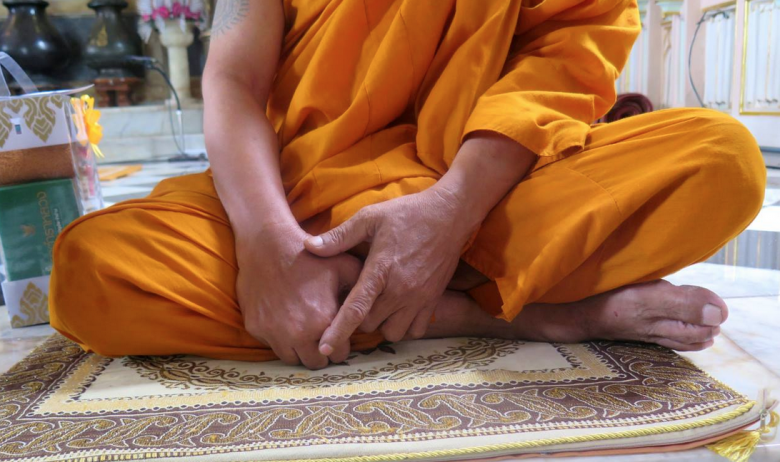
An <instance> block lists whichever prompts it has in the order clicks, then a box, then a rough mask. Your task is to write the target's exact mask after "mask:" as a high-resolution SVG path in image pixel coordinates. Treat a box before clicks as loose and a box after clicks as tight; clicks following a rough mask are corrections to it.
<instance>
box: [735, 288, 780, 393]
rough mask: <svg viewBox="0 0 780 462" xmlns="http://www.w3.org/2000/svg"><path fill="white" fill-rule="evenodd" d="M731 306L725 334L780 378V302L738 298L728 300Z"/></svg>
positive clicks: (767, 299) (773, 299)
mask: <svg viewBox="0 0 780 462" xmlns="http://www.w3.org/2000/svg"><path fill="white" fill-rule="evenodd" d="M728 306H729V318H728V320H727V321H726V322H725V323H724V324H723V327H722V332H724V333H725V334H726V335H727V336H728V337H729V338H731V339H732V340H734V342H735V343H736V344H737V345H739V346H740V347H741V348H742V349H743V350H745V351H746V352H748V353H749V354H750V355H752V356H753V357H755V358H756V359H757V360H759V361H760V362H761V363H762V364H764V365H765V366H766V367H767V368H768V369H770V370H771V371H773V372H774V373H775V374H776V375H777V376H780V299H778V297H776V296H775V297H749V298H735V299H731V300H728ZM778 391H780V390H778ZM778 398H779V399H780V396H778Z"/></svg>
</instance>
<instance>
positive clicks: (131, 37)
mask: <svg viewBox="0 0 780 462" xmlns="http://www.w3.org/2000/svg"><path fill="white" fill-rule="evenodd" d="M87 6H89V7H90V8H92V9H93V10H95V14H96V15H97V17H96V18H95V24H94V25H93V26H92V32H91V33H90V35H89V40H88V41H87V46H86V48H84V60H85V62H86V63H87V65H88V66H89V67H91V68H93V69H95V70H97V71H99V72H100V77H131V76H133V75H134V73H133V67H134V64H133V63H131V62H129V61H128V59H127V57H128V56H137V55H140V54H141V38H140V37H139V36H138V34H137V33H136V31H135V29H133V28H131V27H129V26H128V24H127V23H126V22H125V21H124V19H123V18H122V10H123V9H125V8H127V6H128V3H127V2H126V1H124V0H92V1H91V2H89V4H88V5H87Z"/></svg>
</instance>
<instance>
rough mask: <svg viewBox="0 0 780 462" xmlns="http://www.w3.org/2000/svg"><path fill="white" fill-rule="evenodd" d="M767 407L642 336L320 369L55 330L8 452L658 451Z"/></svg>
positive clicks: (16, 405) (3, 403) (380, 353)
mask: <svg viewBox="0 0 780 462" xmlns="http://www.w3.org/2000/svg"><path fill="white" fill-rule="evenodd" d="M757 407H758V406H755V405H754V403H753V402H752V401H749V400H748V399H746V398H745V397H744V396H742V395H740V394H738V393H736V392H735V391H733V390H731V389H729V388H728V387H726V386H725V385H723V384H722V383H720V382H718V381H717V380H714V379H713V378H711V377H710V376H708V375H707V374H706V373H705V372H703V371H702V370H700V369H698V368H697V367H696V366H694V365H693V364H692V363H690V362H688V361H687V360H686V359H684V358H682V357H681V356H678V355H677V354H675V353H673V352H671V351H669V350H667V349H664V348H661V347H654V346H648V345H640V344H631V343H616V342H593V343H584V344H573V345H563V344H547V343H525V342H516V341H508V340H496V339H476V338H460V339H445V340H419V341H412V342H403V343H398V344H392V345H391V344H383V345H380V346H379V347H378V348H377V349H375V350H373V351H370V352H363V353H353V354H352V355H351V356H350V358H349V359H348V360H347V361H346V362H345V363H342V364H340V365H335V366H331V367H329V368H327V369H324V370H322V371H317V372H312V371H307V370H304V369H302V368H298V367H288V366H284V365H283V364H281V363H279V362H271V363H245V362H231V361H218V360H208V359H203V358H197V357H189V356H168V357H127V358H121V359H110V358H104V357H101V356H97V355H93V354H86V353H84V352H83V351H82V350H81V349H80V348H79V347H78V346H76V345H75V344H74V343H71V342H70V341H69V340H66V339H65V338H63V337H61V336H59V335H55V336H53V337H52V338H50V339H49V340H48V341H46V343H44V344H43V345H42V346H41V347H39V348H38V349H37V350H36V351H34V352H33V353H32V354H31V355H30V356H28V357H27V358H26V359H24V360H23V361H22V362H20V363H19V364H17V365H16V366H14V367H13V368H12V369H11V370H10V371H9V372H8V373H6V374H4V375H3V376H2V377H1V378H0V460H20V461H33V460H35V461H54V460H57V461H61V460H65V461H76V460H78V461H93V460H95V461H97V460H100V461H103V460H129V459H132V460H139V459H164V460H178V461H184V460H186V461H192V460H208V461H221V460H224V461H239V460H261V461H266V460H299V459H306V460H310V459H313V460H329V461H335V460H339V461H355V462H358V461H384V460H402V459H403V460H457V459H476V458H485V457H496V456H501V455H516V454H531V453H535V454H539V453H556V452H582V451H597V450H604V449H606V448H609V449H618V450H636V448H644V449H642V450H645V451H647V450H650V451H653V450H658V449H659V447H661V449H663V448H662V447H663V446H668V445H680V444H684V443H695V444H701V443H703V442H705V441H707V440H712V439H713V438H717V437H719V436H721V435H724V434H727V433H730V432H732V431H734V430H736V429H738V428H741V427H744V426H745V425H747V424H750V423H753V422H755V421H756V420H758V416H757V414H758V410H757ZM677 447H679V446H677ZM648 448H651V449H648Z"/></svg>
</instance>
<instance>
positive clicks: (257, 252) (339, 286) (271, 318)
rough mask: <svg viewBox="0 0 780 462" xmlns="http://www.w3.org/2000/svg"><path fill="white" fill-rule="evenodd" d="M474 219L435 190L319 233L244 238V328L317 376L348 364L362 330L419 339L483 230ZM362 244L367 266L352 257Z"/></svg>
mask: <svg viewBox="0 0 780 462" xmlns="http://www.w3.org/2000/svg"><path fill="white" fill-rule="evenodd" d="M471 215H473V213H472V214H470V213H468V204H466V203H465V202H464V201H463V200H462V198H460V197H458V194H456V193H453V192H451V191H448V190H446V189H444V188H440V187H437V186H434V187H431V188H429V189H427V190H425V191H423V192H420V193H416V194H411V195H408V196H403V197H400V198H397V199H392V200H389V201H386V202H382V203H379V204H375V205H370V206H367V207H365V208H363V209H361V210H360V211H359V212H358V213H357V214H355V215H354V216H353V217H352V218H350V219H349V220H348V221H346V222H344V223H343V224H341V225H340V226H338V227H336V228H334V229H332V230H331V231H329V232H327V233H324V234H322V235H320V236H310V235H308V234H306V233H305V232H304V231H302V230H300V228H298V229H297V230H292V229H276V230H274V231H273V232H267V231H268V230H267V229H266V232H265V233H263V234H262V239H255V240H253V242H240V241H239V242H237V245H236V249H237V258H238V263H239V272H238V281H237V284H236V288H237V296H238V302H239V305H240V307H241V309H242V313H243V317H244V325H245V328H246V329H247V331H248V332H249V333H250V334H251V335H253V336H254V337H256V338H257V339H258V340H260V341H261V342H263V343H265V344H267V345H269V346H270V347H271V348H272V349H273V351H274V352H275V353H276V354H277V356H279V358H280V359H281V360H282V361H284V362H285V363H287V364H300V363H302V364H303V365H305V366H306V367H308V368H310V369H320V368H323V367H325V366H327V365H328V363H329V361H332V362H334V363H340V362H343V361H344V360H345V359H346V358H347V356H348V355H349V351H350V343H349V342H350V336H351V335H352V334H353V333H355V332H357V331H361V332H374V331H376V330H379V331H380V332H381V333H382V334H383V336H384V337H385V338H386V339H387V340H390V341H399V340H401V339H404V338H420V337H422V336H423V335H424V334H425V332H426V329H427V327H428V324H429V323H430V320H431V318H432V315H433V312H434V309H435V307H436V303H437V301H438V299H439V298H440V297H441V295H442V294H443V293H444V291H445V290H446V287H447V284H448V283H449V281H450V279H451V278H452V276H453V274H454V272H455V269H456V267H457V265H458V260H459V258H460V253H461V251H462V249H463V246H464V245H465V243H466V242H467V240H468V238H469V236H470V235H471V234H472V233H473V231H474V230H475V229H476V227H477V226H478V224H479V223H478V222H477V221H476V220H475V219H474V218H473V217H471ZM258 237H260V235H259V236H258ZM258 240H261V241H262V242H257V241H258ZM362 242H369V243H370V250H369V253H368V256H367V257H366V260H365V262H363V263H361V262H360V260H358V259H357V258H355V257H353V256H351V255H349V254H347V253H346V252H347V251H348V250H349V249H351V248H353V247H355V246H356V245H358V244H360V243H362Z"/></svg>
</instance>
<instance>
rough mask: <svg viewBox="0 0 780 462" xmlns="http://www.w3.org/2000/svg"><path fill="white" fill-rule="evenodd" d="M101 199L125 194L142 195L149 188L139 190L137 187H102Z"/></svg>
mask: <svg viewBox="0 0 780 462" xmlns="http://www.w3.org/2000/svg"><path fill="white" fill-rule="evenodd" d="M102 190H103V197H111V196H124V195H126V194H137V193H144V192H148V191H150V190H151V188H140V187H137V186H103V187H102Z"/></svg>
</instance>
